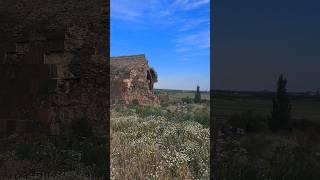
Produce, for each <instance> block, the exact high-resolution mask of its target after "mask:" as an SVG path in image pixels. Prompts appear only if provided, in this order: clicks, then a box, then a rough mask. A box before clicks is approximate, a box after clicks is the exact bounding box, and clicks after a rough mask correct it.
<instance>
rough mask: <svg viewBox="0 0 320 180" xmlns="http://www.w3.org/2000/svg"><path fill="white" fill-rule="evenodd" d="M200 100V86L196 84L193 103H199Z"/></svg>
mask: <svg viewBox="0 0 320 180" xmlns="http://www.w3.org/2000/svg"><path fill="white" fill-rule="evenodd" d="M200 101H201V94H200V86H199V85H198V86H197V91H196V94H195V96H194V102H195V103H200Z"/></svg>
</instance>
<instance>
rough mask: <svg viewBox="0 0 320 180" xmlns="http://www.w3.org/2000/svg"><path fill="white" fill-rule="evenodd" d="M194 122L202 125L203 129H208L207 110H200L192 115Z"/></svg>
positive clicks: (208, 115) (208, 117) (208, 118)
mask: <svg viewBox="0 0 320 180" xmlns="http://www.w3.org/2000/svg"><path fill="white" fill-rule="evenodd" d="M194 121H196V122H198V123H200V124H202V125H203V126H204V127H205V128H209V121H210V113H209V110H208V109H207V108H206V109H202V110H200V111H196V112H195V113H194Z"/></svg>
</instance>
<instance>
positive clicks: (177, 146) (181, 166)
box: [111, 112, 209, 179]
mask: <svg viewBox="0 0 320 180" xmlns="http://www.w3.org/2000/svg"><path fill="white" fill-rule="evenodd" d="M111 175H112V179H208V177H209V129H207V128H203V127H202V125H200V124H199V123H196V122H190V121H186V122H173V121H170V120H168V119H166V118H164V117H162V116H149V117H146V118H142V117H138V116H137V115H135V114H133V115H130V116H128V115H127V116H125V115H122V114H121V113H120V114H119V113H117V112H113V113H112V118H111Z"/></svg>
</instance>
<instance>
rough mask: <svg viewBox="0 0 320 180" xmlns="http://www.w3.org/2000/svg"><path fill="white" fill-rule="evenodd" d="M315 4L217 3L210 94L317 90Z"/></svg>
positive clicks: (318, 19) (273, 0) (319, 41)
mask: <svg viewBox="0 0 320 180" xmlns="http://www.w3.org/2000/svg"><path fill="white" fill-rule="evenodd" d="M319 7H320V1H314V0H307V1H298V0H281V1H279V0H268V1H257V0H241V1H239V0H221V1H214V5H213V10H212V11H213V22H214V27H213V32H214V42H213V43H214V49H213V59H214V60H213V72H214V81H213V86H214V88H215V89H229V90H255V91H261V90H271V91H274V90H275V89H276V81H277V79H278V76H279V75H280V74H281V73H283V74H284V76H285V77H286V78H287V79H288V86H287V87H288V90H289V91H316V90H320V83H319V80H320V71H319V67H320V61H319V60H320V34H319V32H320V11H319Z"/></svg>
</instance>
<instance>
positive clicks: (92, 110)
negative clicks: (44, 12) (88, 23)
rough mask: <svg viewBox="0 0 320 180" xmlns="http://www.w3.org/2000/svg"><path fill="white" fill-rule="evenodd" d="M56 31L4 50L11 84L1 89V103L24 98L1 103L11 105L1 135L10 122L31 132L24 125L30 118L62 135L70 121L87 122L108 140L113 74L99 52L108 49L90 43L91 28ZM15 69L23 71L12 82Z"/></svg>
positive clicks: (5, 70) (3, 118) (5, 78)
mask: <svg viewBox="0 0 320 180" xmlns="http://www.w3.org/2000/svg"><path fill="white" fill-rule="evenodd" d="M75 29H76V30H75ZM54 33H56V35H57V34H58V36H56V37H50V35H48V34H46V33H42V34H37V35H33V34H31V33H29V36H28V38H27V39H25V40H24V41H21V40H15V42H11V44H10V45H9V46H7V47H9V48H7V49H6V50H5V51H4V52H5V53H4V54H3V56H2V57H3V58H2V59H3V61H2V65H1V69H3V71H1V72H2V75H3V76H1V77H2V78H1V81H2V84H8V86H7V87H2V90H3V91H1V92H2V94H1V99H4V98H5V97H19V98H16V99H15V100H13V101H12V99H11V100H9V99H7V100H6V101H2V104H1V107H6V106H7V108H5V109H3V108H2V109H1V112H0V116H1V117H0V119H1V122H2V123H1V124H0V129H1V130H2V133H6V132H7V131H8V129H7V128H8V125H7V124H10V123H11V124H12V125H11V126H16V128H15V130H16V131H19V129H24V130H26V129H28V127H27V126H28V125H26V123H24V121H26V120H31V121H36V122H37V124H39V125H40V126H41V127H42V128H44V129H47V130H48V131H49V132H50V134H54V135H58V134H61V133H63V130H64V129H65V127H66V126H67V124H68V123H70V122H71V121H73V120H79V119H81V118H86V119H87V120H89V123H91V125H92V126H93V131H94V134H95V135H97V136H106V129H107V127H106V126H107V122H106V121H107V120H108V117H109V115H108V106H109V105H108V102H109V101H108V97H109V96H108V93H109V92H108V88H107V87H108V86H107V81H108V75H109V71H108V66H107V64H106V61H105V59H106V57H104V56H103V54H101V53H99V50H101V49H103V47H101V44H99V43H96V44H94V43H91V44H90V43H88V42H90V41H89V39H90V38H91V37H90V36H86V35H88V34H89V32H88V29H81V28H80V27H76V26H74V27H71V28H69V29H66V30H65V31H63V32H62V33H61V32H59V33H57V32H54ZM24 37H25V36H24ZM12 39H14V38H12ZM11 47H15V48H11ZM10 48H11V49H10ZM28 69H30V70H29V71H26V70H28ZM21 70H22V71H21ZM13 71H15V72H19V73H18V74H17V73H16V75H15V76H16V77H13V78H12V77H11V76H12V72H13ZM23 72H25V73H23ZM31 72H35V73H34V74H35V75H34V76H32V73H31ZM4 73H5V74H4ZM12 79H13V80H12ZM8 81H13V82H15V83H11V84H10V83H9V82H8ZM21 87H22V89H20V91H19V88H21ZM12 90H14V91H12ZM21 100H22V101H21ZM9 101H10V102H11V103H8V104H11V105H9V106H8V104H6V103H5V102H9ZM17 104H19V106H16V105H17ZM20 131H23V130H20Z"/></svg>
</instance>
